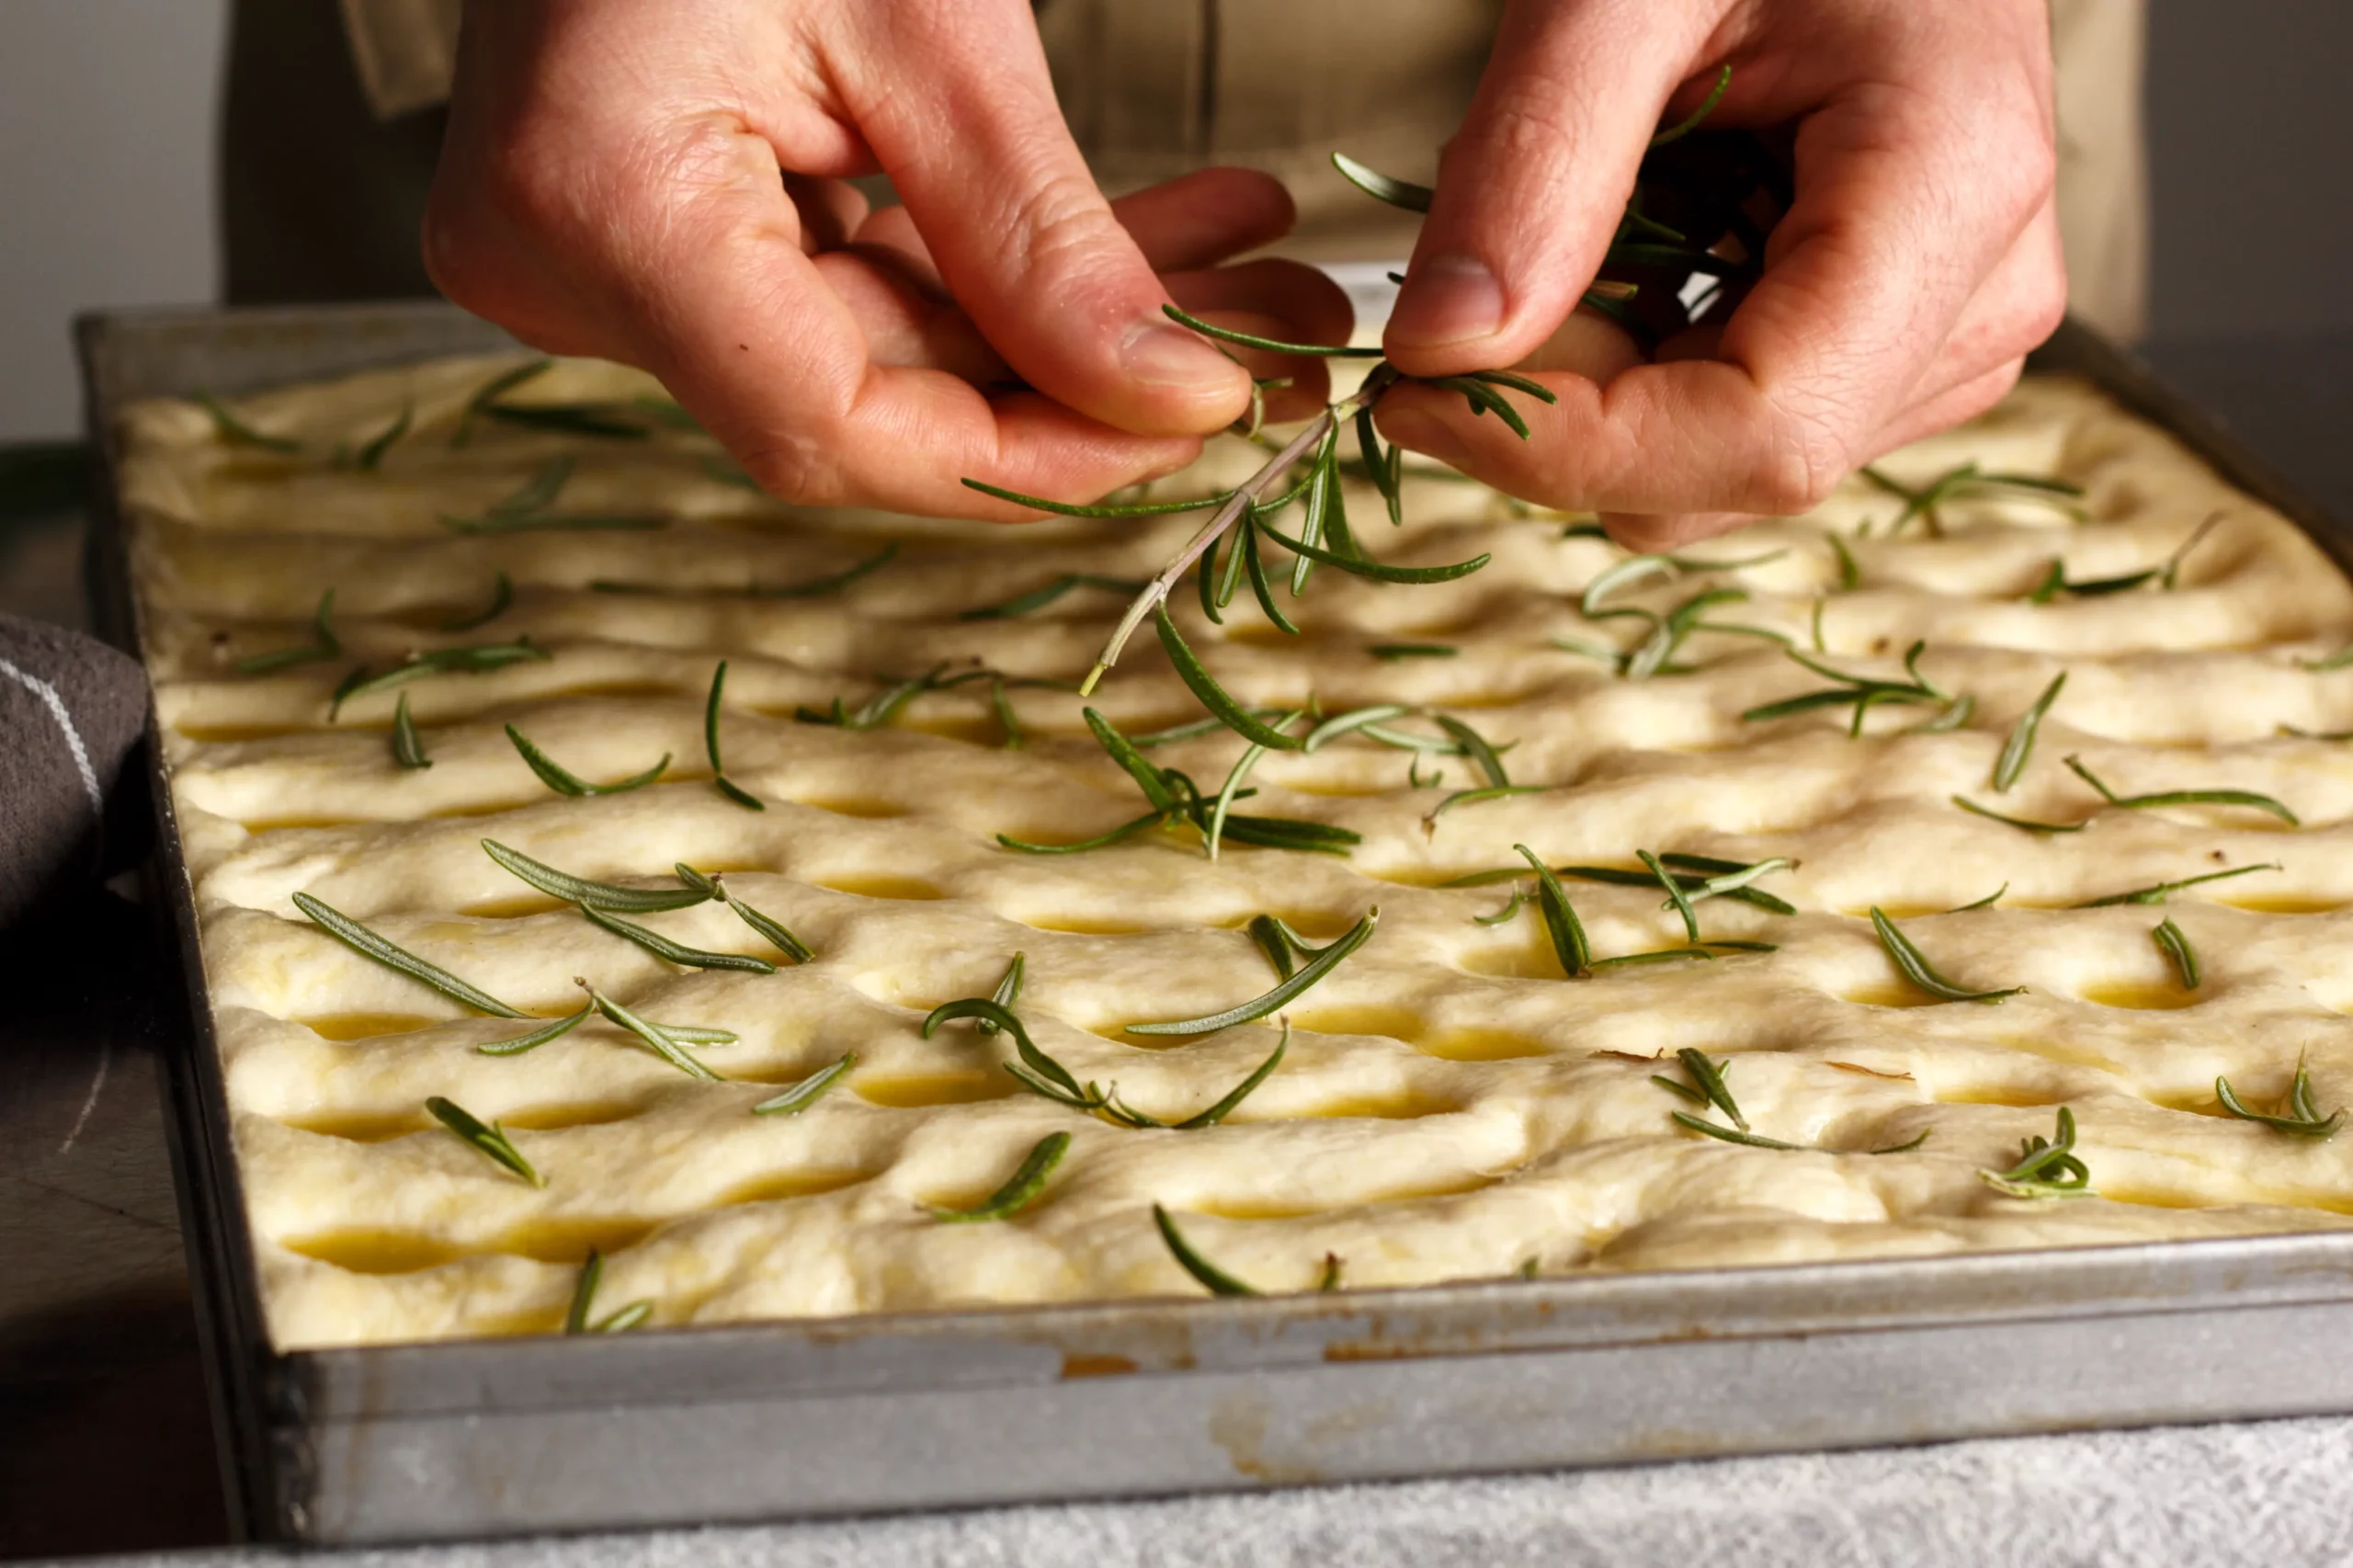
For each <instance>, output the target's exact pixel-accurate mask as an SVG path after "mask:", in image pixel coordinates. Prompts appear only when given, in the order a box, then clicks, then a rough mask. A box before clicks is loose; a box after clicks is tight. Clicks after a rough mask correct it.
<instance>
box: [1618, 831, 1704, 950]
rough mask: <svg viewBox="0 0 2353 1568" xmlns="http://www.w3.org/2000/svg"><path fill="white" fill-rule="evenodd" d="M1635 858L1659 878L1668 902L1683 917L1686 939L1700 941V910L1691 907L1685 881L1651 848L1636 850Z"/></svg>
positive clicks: (1659, 883)
mask: <svg viewBox="0 0 2353 1568" xmlns="http://www.w3.org/2000/svg"><path fill="white" fill-rule="evenodd" d="M1634 858H1635V859H1637V860H1640V861H1641V862H1642V863H1643V865H1644V866H1645V867H1647V868H1648V869H1649V870H1650V873H1651V875H1652V876H1654V877H1656V878H1657V879H1658V885H1659V886H1661V887H1663V888H1665V890H1666V901H1667V903H1671V904H1673V905H1674V906H1675V912H1676V914H1677V915H1681V916H1682V917H1683V934H1684V937H1685V939H1686V940H1687V941H1693V942H1696V941H1698V940H1699V912H1698V911H1697V910H1695V909H1693V908H1692V907H1691V895H1690V894H1689V893H1687V892H1684V891H1683V883H1682V882H1681V881H1679V880H1677V877H1676V876H1675V874H1674V873H1673V872H1671V871H1669V870H1668V869H1666V868H1665V866H1663V865H1661V864H1660V863H1659V858H1658V857H1657V856H1655V855H1654V854H1652V853H1651V852H1650V851H1649V850H1647V849H1637V850H1635V851H1634Z"/></svg>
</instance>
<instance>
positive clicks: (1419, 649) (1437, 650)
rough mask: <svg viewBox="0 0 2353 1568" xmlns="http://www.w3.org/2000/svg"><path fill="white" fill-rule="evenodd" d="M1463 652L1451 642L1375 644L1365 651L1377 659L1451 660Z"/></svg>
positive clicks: (1390, 660)
mask: <svg viewBox="0 0 2353 1568" xmlns="http://www.w3.org/2000/svg"><path fill="white" fill-rule="evenodd" d="M1461 651H1462V650H1461V649H1460V648H1457V647H1456V646H1454V645H1453V644H1452V643H1450V642H1375V643H1374V644H1372V646H1370V647H1369V648H1367V649H1366V650H1365V652H1366V653H1370V654H1371V655H1372V656H1373V657H1374V658H1376V659H1383V660H1387V661H1388V662H1390V663H1392V664H1394V663H1395V662H1396V661H1398V660H1400V659H1451V658H1453V657H1454V656H1455V655H1456V654H1457V653H1461Z"/></svg>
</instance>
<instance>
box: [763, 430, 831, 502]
mask: <svg viewBox="0 0 2353 1568" xmlns="http://www.w3.org/2000/svg"><path fill="white" fill-rule="evenodd" d="M740 457H741V460H742V461H743V464H744V472H746V473H748V474H750V475H751V476H752V477H753V478H754V479H756V480H758V481H759V483H760V488H761V489H763V490H765V491H767V493H768V494H771V495H773V496H775V497H777V498H778V499H779V500H780V501H790V502H793V503H795V504H797V505H800V506H835V505H838V504H840V503H841V502H842V501H844V500H845V499H847V492H846V487H845V486H844V484H843V483H842V474H841V470H840V468H839V467H838V465H836V464H835V462H834V460H833V459H832V458H831V456H830V455H829V452H828V449H827V447H826V445H825V443H824V442H823V441H821V440H819V439H818V438H817V437H815V436H814V435H813V434H811V433H805V432H804V433H795V432H785V433H780V434H778V435H774V436H771V437H768V438H767V439H766V440H764V441H762V442H761V443H760V444H759V445H757V446H754V447H749V448H746V449H745V450H744V451H743V452H742V453H741V454H740Z"/></svg>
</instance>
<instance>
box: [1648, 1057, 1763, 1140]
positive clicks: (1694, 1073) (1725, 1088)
mask: <svg viewBox="0 0 2353 1568" xmlns="http://www.w3.org/2000/svg"><path fill="white" fill-rule="evenodd" d="M1675 1059H1676V1061H1677V1062H1681V1063H1682V1064H1683V1070H1684V1071H1685V1072H1686V1073H1688V1074H1691V1083H1692V1085H1694V1086H1693V1087H1691V1088H1686V1087H1684V1086H1683V1085H1681V1084H1678V1083H1677V1082H1676V1081H1675V1080H1674V1079H1672V1078H1668V1077H1665V1076H1663V1075H1661V1074H1655V1073H1654V1074H1652V1075H1651V1082H1652V1083H1654V1084H1656V1085H1659V1086H1660V1087H1661V1088H1666V1089H1672V1090H1674V1091H1675V1092H1676V1093H1677V1094H1678V1095H1681V1096H1684V1097H1685V1098H1687V1099H1689V1100H1691V1101H1692V1102H1693V1103H1694V1104H1697V1105H1700V1106H1713V1107H1715V1108H1717V1109H1718V1110H1720V1111H1722V1112H1723V1113H1724V1115H1725V1116H1726V1117H1727V1118H1729V1119H1731V1121H1732V1124H1733V1126H1734V1127H1737V1128H1739V1129H1740V1130H1741V1131H1743V1132H1745V1131H1748V1118H1746V1117H1745V1116H1743V1115H1741V1114H1740V1104H1739V1102H1738V1101H1736V1100H1734V1099H1733V1097H1732V1089H1731V1086H1730V1085H1727V1084H1725V1082H1724V1073H1723V1070H1724V1068H1725V1067H1727V1066H1729V1065H1731V1063H1730V1062H1713V1061H1711V1060H1709V1057H1708V1053H1707V1052H1706V1051H1701V1050H1699V1048H1698V1047H1697V1046H1689V1045H1687V1046H1685V1047H1683V1048H1682V1049H1681V1050H1680V1051H1677V1052H1676V1053H1675Z"/></svg>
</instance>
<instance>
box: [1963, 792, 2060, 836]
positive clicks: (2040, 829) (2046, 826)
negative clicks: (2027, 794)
mask: <svg viewBox="0 0 2353 1568" xmlns="http://www.w3.org/2000/svg"><path fill="white" fill-rule="evenodd" d="M1952 803H1953V804H1954V805H1956V806H1959V807H1960V808H1961V810H1962V811H1964V812H1973V813H1974V814H1976V815H1978V816H1981V817H1984V818H1985V819H1986V820H1987V821H1989V822H1997V823H2000V824H2003V825H2004V826H2006V827H2015V828H2018V829H2019V830H2021V831H2023V832H2026V833H2081V832H2083V831H2084V829H2085V828H2086V826H2088V825H2090V824H2086V823H2080V822H2029V821H2028V820H2027V819H2026V818H2025V817H2012V816H2004V815H2003V814H2002V813H2001V812H1997V811H1994V810H1992V809H1990V808H1988V807H1985V806H1981V805H1979V804H1978V803H1977V802H1976V801H1972V800H1971V799H1970V798H1969V797H1968V796H1966V795H1955V796H1954V797H1953V798H1952Z"/></svg>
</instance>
